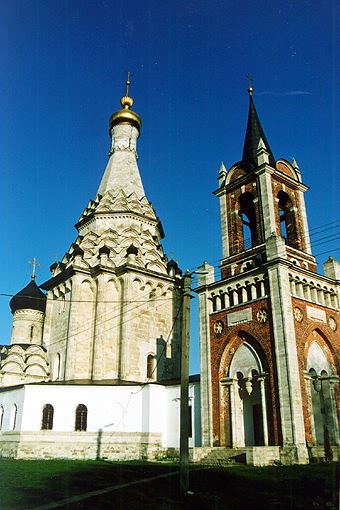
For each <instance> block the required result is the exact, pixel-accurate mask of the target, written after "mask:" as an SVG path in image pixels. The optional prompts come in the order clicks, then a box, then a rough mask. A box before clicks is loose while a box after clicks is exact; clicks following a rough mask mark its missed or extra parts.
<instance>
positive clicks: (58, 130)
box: [0, 0, 340, 372]
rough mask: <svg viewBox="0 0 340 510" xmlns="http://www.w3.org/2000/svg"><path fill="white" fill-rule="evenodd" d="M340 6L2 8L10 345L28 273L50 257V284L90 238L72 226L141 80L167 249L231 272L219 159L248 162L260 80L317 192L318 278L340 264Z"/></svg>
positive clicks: (289, 149) (146, 142)
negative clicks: (60, 263) (223, 237)
mask: <svg viewBox="0 0 340 510" xmlns="http://www.w3.org/2000/svg"><path fill="white" fill-rule="evenodd" d="M337 7H338V2H337V1H335V0H318V1H317V2H316V1H314V0H285V1H281V0H272V1H269V0H268V1H265V0H259V1H256V2H254V1H253V0H240V1H238V2H235V1H234V0H233V1H231V0H210V1H208V0H195V1H191V0H187V1H184V0H182V1H180V0H163V1H159V0H157V1H156V0H149V1H146V0H144V1H141V0H140V1H137V0H125V1H118V0H116V1H97V0H92V1H91V0H82V1H80V0H72V1H70V0H68V1H66V0H58V1H57V2H55V0H53V1H51V0H44V1H36V0H30V1H29V0H3V1H2V2H1V4H0V67H1V69H2V72H1V74H2V76H1V82H0V112H1V124H0V163H1V173H2V177H1V187H0V200H1V204H2V214H1V219H0V222H1V234H2V250H1V252H0V267H1V275H2V276H1V280H0V294H1V295H0V328H1V329H0V331H1V337H0V343H9V339H10V328H11V320H12V316H11V314H10V310H9V305H8V302H9V298H8V297H7V296H6V295H11V294H15V293H16V292H18V291H19V290H20V289H21V288H23V287H24V286H25V285H26V284H27V283H28V282H29V280H30V274H31V266H30V265H29V264H28V261H30V260H32V259H33V257H34V256H36V257H37V259H38V262H39V263H40V264H41V267H40V268H38V272H37V283H38V284H40V283H43V281H45V280H47V279H48V278H49V275H50V273H49V267H50V265H51V264H52V263H53V262H54V261H55V259H56V257H58V258H59V259H60V258H61V257H62V256H63V254H64V253H65V252H66V251H67V250H68V248H69V246H70V244H71V243H72V242H73V241H74V240H75V238H76V230H75V229H74V226H73V225H74V224H75V223H76V221H77V220H78V218H79V216H80V214H81V213H82V211H83V209H84V208H85V206H86V205H87V202H88V200H89V199H90V198H94V197H95V194H96V191H97V189H98V185H99V182H100V179H101V176H102V174H103V171H104V168H105V166H106V162H107V153H108V150H109V135H108V119H109V117H110V115H111V114H112V113H113V112H114V111H116V110H117V109H118V108H119V106H120V105H119V99H120V97H121V96H122V95H123V93H124V90H125V80H126V76H127V71H128V70H130V71H131V72H132V75H133V77H132V85H131V89H130V92H131V95H132V97H133V98H134V100H135V104H134V109H135V111H136V112H137V113H138V114H139V115H140V116H141V118H142V121H143V127H142V133H141V137H140V139H139V142H138V152H139V168H140V172H141V176H142V180H143V184H144V188H145V190H146V194H147V197H148V198H149V200H150V201H151V202H152V203H153V206H154V208H155V209H156V211H157V214H158V216H159V217H160V218H161V220H162V224H163V227H164V230H165V235H166V238H165V240H164V242H163V246H164V248H165V251H166V253H167V254H168V255H169V256H170V257H171V256H173V257H174V258H175V259H176V260H177V261H178V262H179V265H180V267H182V268H183V269H184V270H185V269H187V268H188V269H190V270H193V269H195V268H196V267H197V266H198V265H200V264H201V263H202V261H203V260H207V261H208V262H210V263H211V264H213V265H215V266H218V263H219V259H220V257H221V243H220V220H219V208H218V199H217V198H216V197H214V196H213V195H212V192H213V191H214V190H215V189H216V187H217V175H218V170H219V165H220V162H221V161H224V163H225V165H226V167H227V168H229V167H230V166H231V165H232V164H233V163H235V162H236V161H238V160H239V159H240V158H241V154H242V147H243V141H244V135H245V128H246V122H247V112H248V94H247V80H246V79H245V76H246V75H247V74H248V73H251V74H252V75H253V78H254V101H255V104H256V108H257V112H258V114H259V117H260V119H261V122H262V126H263V128H264V131H265V133H266V136H267V139H268V142H269V143H270V146H271V149H272V151H273V153H274V156H275V157H276V158H279V157H285V158H286V159H288V160H291V158H292V157H295V159H296V161H297V162H298V164H299V166H300V170H301V171H302V175H303V181H304V183H305V184H307V185H309V186H310V191H308V192H307V193H306V205H307V213H308V219H309V227H310V230H311V234H312V242H313V246H314V249H313V252H314V254H315V255H316V256H317V260H318V262H319V263H320V264H319V271H320V272H322V262H323V261H325V260H326V259H327V258H328V255H333V257H334V258H337V259H339V260H340V239H339V238H340V228H339V225H340V212H339V206H338V203H339V199H338V194H339V170H338V162H339V147H337V146H336V140H337V135H338V134H339V115H338V110H339V96H338V91H339V66H338V62H337V56H338V55H339V37H338V29H339V10H338V9H337ZM338 146H339V144H338ZM326 225H328V227H327V226H326ZM329 227H332V228H331V230H327V231H325V229H326V228H329ZM326 236H332V237H331V238H328V239H324V238H325V237H326ZM192 301H193V316H192V349H191V353H192V360H191V371H192V372H197V371H198V370H199V365H198V339H197V316H196V303H195V302H196V301H197V300H196V299H194V300H192Z"/></svg>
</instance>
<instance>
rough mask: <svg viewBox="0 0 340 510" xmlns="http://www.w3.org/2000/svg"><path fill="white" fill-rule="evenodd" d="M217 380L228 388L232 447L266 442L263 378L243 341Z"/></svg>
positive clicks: (258, 363)
mask: <svg viewBox="0 0 340 510" xmlns="http://www.w3.org/2000/svg"><path fill="white" fill-rule="evenodd" d="M228 376H229V377H227V378H224V379H222V381H221V384H222V386H224V387H225V389H226V390H227V391H229V402H230V418H231V442H232V447H233V448H236V447H245V446H264V445H268V424H267V411H266V397H265V380H266V376H267V374H266V373H264V371H263V367H262V363H261V360H260V358H259V356H258V355H257V353H256V351H255V349H254V348H253V347H252V346H251V345H250V344H248V343H247V342H243V343H242V344H241V345H240V346H239V347H238V349H237V350H236V352H235V354H234V356H233V359H232V361H231V364H230V367H229V370H228Z"/></svg>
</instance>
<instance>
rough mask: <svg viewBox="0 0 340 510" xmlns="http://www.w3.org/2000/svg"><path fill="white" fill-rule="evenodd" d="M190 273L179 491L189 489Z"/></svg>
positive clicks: (185, 301)
mask: <svg viewBox="0 0 340 510" xmlns="http://www.w3.org/2000/svg"><path fill="white" fill-rule="evenodd" d="M190 292H191V273H190V271H186V272H185V274H184V277H183V315H182V346H181V400H180V402H181V407H180V491H181V493H183V494H185V493H186V492H188V489H189V345H190V300H191V295H190Z"/></svg>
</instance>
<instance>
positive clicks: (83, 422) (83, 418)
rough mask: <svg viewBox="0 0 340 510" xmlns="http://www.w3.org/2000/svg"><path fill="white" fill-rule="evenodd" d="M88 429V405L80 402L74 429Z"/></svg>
mask: <svg viewBox="0 0 340 510" xmlns="http://www.w3.org/2000/svg"><path fill="white" fill-rule="evenodd" d="M86 429H87V407H86V406H85V405H84V404H79V405H78V406H77V408H76V419H75V425H74V430H76V431H85V430H86Z"/></svg>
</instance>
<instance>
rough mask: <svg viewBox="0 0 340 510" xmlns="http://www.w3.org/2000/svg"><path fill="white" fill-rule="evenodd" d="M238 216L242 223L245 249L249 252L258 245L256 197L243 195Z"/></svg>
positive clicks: (250, 194)
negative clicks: (249, 249)
mask: <svg viewBox="0 0 340 510" xmlns="http://www.w3.org/2000/svg"><path fill="white" fill-rule="evenodd" d="M239 206H240V208H239V211H238V214H239V216H240V218H241V221H242V235H243V249H244V250H247V249H248V248H252V247H253V246H256V245H257V241H258V233H257V225H256V211H255V204H254V195H253V194H252V193H249V192H246V193H243V194H242V195H241V196H240V198H239Z"/></svg>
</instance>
